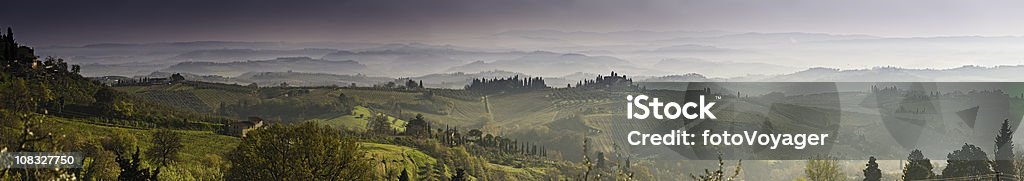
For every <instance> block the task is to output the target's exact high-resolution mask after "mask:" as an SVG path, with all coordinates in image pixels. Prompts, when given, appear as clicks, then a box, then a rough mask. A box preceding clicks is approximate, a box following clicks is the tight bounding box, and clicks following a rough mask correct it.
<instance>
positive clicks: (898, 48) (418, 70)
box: [39, 30, 1024, 87]
mask: <svg viewBox="0 0 1024 181" xmlns="http://www.w3.org/2000/svg"><path fill="white" fill-rule="evenodd" d="M39 52H41V54H46V55H53V56H56V57H62V58H65V59H66V60H67V61H68V62H70V63H72V64H81V65H82V74H83V75H86V76H107V75H119V76H129V77H131V76H145V75H149V74H150V73H152V72H154V71H173V72H187V73H195V74H199V75H223V76H229V77H234V76H239V75H242V74H244V73H247V72H287V71H289V70H291V71H293V72H300V73H324V74H334V75H355V74H363V75H367V76H374V77H392V78H401V77H421V76H427V75H434V74H450V73H457V72H467V74H471V73H473V72H486V71H494V70H500V71H508V72H518V73H522V74H525V75H529V76H542V77H548V78H559V77H561V76H564V75H566V74H569V73H575V72H580V73H583V74H591V75H597V74H607V73H608V72H611V71H616V72H619V73H623V74H626V75H631V76H640V77H664V78H665V79H660V80H699V79H700V78H697V77H693V76H692V75H702V76H704V77H705V78H707V79H708V80H713V81H805V80H808V81H810V80H818V81H827V80H837V81H855V80H871V81H876V80H939V81H943V80H947V81H952V80H982V81H1004V80H1017V78H1016V77H1015V76H1013V75H1011V74H1008V73H1002V72H1009V71H1012V70H1009V69H1015V68H1014V66H1002V65H1024V59H1022V58H1021V57H1024V38H1021V37H982V36H962V37H879V36H870V35H837V34H824V33H805V32H786V33H770V32H769V33H764V32H729V31H613V32H584V31H558V30H518V31H507V32H501V33H496V34H491V35H486V36H479V37H472V38H463V39H445V40H436V41H431V42H425V43H415V42H411V43H388V44H378V43H345V42H230V41H198V42H171V43H146V44H92V45H85V46H51V47H42V48H39ZM287 57H310V58H308V59H306V60H303V61H283V59H279V58H284V59H290V58H287ZM965 65H971V66H979V67H975V68H970V69H971V70H969V69H968V68H957V67H962V66H965ZM886 66H894V67H903V69H899V70H882V69H877V68H873V67H886ZM993 66H1002V67H993ZM812 67H827V68H832V69H839V70H846V71H839V70H836V71H828V69H821V70H819V69H811V70H808V69H810V68H812ZM982 67H990V68H982ZM918 69H921V70H918ZM947 69H948V70H947ZM1004 69H1005V70H1004ZM947 71H968V72H969V73H971V74H957V75H961V76H956V77H954V76H949V75H951V74H945V73H942V72H947ZM673 75H682V76H684V77H688V78H682V77H679V76H673ZM965 75H969V76H965ZM810 76H833V77H816V78H811V77H810ZM588 77H589V78H592V77H591V76H588ZM571 80H577V79H576V78H574V79H566V80H565V81H566V82H571ZM449 82H456V81H453V80H446V81H445V82H444V83H442V82H436V83H428V84H438V86H439V87H461V86H453V85H446V84H449ZM556 82H557V81H556ZM549 83H551V84H552V85H555V83H554V82H549ZM557 85H558V86H562V84H561V82H559V84H557Z"/></svg>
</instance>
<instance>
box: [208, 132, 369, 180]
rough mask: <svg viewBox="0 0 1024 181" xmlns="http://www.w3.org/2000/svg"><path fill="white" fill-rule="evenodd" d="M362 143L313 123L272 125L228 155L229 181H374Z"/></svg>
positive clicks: (244, 139)
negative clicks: (229, 164)
mask: <svg viewBox="0 0 1024 181" xmlns="http://www.w3.org/2000/svg"><path fill="white" fill-rule="evenodd" d="M365 155H366V154H365V152H364V151H363V150H362V147H360V144H359V143H358V142H356V141H354V140H351V139H349V138H344V137H342V136H341V132H340V131H339V130H337V129H334V128H330V127H323V126H320V125H317V124H316V123H313V122H306V123H301V124H297V125H280V124H274V125H270V126H269V128H267V129H259V130H257V131H254V132H252V133H251V134H250V135H248V136H246V137H245V138H243V139H242V143H240V144H239V145H238V147H236V148H235V149H234V150H232V151H231V152H230V153H228V161H230V162H231V164H232V165H234V166H232V167H231V168H230V169H229V170H228V173H227V174H226V175H225V178H226V179H227V180H371V179H373V178H374V175H373V173H374V171H373V170H374V169H375V168H374V166H373V165H372V163H371V162H370V161H369V160H367V159H365V158H364V156H365Z"/></svg>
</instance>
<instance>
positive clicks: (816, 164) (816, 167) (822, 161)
mask: <svg viewBox="0 0 1024 181" xmlns="http://www.w3.org/2000/svg"><path fill="white" fill-rule="evenodd" d="M804 173H805V174H807V178H808V179H810V180H815V181H818V180H830V181H832V180H835V181H842V180H846V176H845V174H844V173H843V171H842V170H841V169H840V168H839V160H836V159H835V158H833V157H829V156H825V157H819V158H814V159H811V160H807V166H806V167H804Z"/></svg>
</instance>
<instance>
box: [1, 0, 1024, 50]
mask: <svg viewBox="0 0 1024 181" xmlns="http://www.w3.org/2000/svg"><path fill="white" fill-rule="evenodd" d="M0 4H2V6H0V26H13V27H14V28H15V33H16V34H18V36H17V37H18V38H19V39H20V41H22V42H26V43H29V44H34V45H80V44H87V43H99V42H162V41H194V40H242V41H384V40H417V41H428V42H429V40H432V39H444V38H456V37H472V36H480V35H487V34H492V33H497V32H501V31H506V30H517V29H554V30H569V31H617V30H655V31H660V30H729V31H758V32H795V31H800V32H821V33H837V34H871V35H880V36H951V35H983V36H997V35H1024V11H1022V9H1024V1H1019V0H994V1H975V0H964V1H948V0H844V1H838V0H750V1H734V0H678V1H669V0H622V1H610V0H347V1H346V0H322V1H301V0H296V1H280V0H274V1H271V0H227V1H213V0H174V1H158V0H96V1H76V0H69V1H53V0H24V1H18V0H16V1H14V2H10V1H8V2H3V3H0Z"/></svg>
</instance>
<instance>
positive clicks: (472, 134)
mask: <svg viewBox="0 0 1024 181" xmlns="http://www.w3.org/2000/svg"><path fill="white" fill-rule="evenodd" d="M483 134H484V132H483V131H480V130H479V129H471V130H469V133H467V134H466V139H468V140H469V141H472V142H476V141H480V139H481V138H483V137H481V136H482V135H483Z"/></svg>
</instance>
